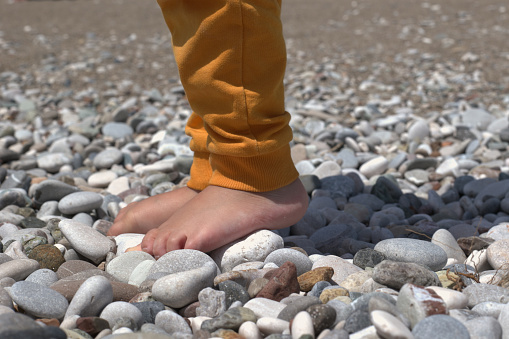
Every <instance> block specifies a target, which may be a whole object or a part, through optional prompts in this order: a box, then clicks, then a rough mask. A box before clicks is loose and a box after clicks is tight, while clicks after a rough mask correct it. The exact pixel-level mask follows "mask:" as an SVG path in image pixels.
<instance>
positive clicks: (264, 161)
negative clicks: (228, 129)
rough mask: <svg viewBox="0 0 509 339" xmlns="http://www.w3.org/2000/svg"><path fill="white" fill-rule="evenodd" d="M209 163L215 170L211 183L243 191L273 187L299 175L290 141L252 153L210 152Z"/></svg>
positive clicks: (291, 180) (289, 181)
mask: <svg viewBox="0 0 509 339" xmlns="http://www.w3.org/2000/svg"><path fill="white" fill-rule="evenodd" d="M210 164H211V165H212V168H213V169H214V170H213V172H212V177H211V178H210V181H209V185H214V186H221V187H226V188H231V189H236V190H241V191H248V192H267V191H273V190H275V189H278V188H281V187H284V186H286V185H288V184H290V183H292V182H293V181H295V180H296V179H297V178H298V177H299V173H298V172H297V170H296V169H295V165H294V164H293V161H292V158H291V156H290V146H289V145H285V146H283V147H281V148H280V149H278V150H276V151H274V152H272V153H267V154H262V155H256V156H252V157H238V156H229V155H219V154H210Z"/></svg>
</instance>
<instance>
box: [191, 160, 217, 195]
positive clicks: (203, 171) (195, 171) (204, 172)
mask: <svg viewBox="0 0 509 339" xmlns="http://www.w3.org/2000/svg"><path fill="white" fill-rule="evenodd" d="M209 156H210V153H209V152H196V151H195V152H194V156H193V165H192V166H191V171H190V176H191V178H190V179H189V181H188V182H187V187H189V188H192V189H195V190H198V191H203V190H204V189H205V188H206V187H207V186H208V185H209V181H210V178H211V177H212V167H210V160H209Z"/></svg>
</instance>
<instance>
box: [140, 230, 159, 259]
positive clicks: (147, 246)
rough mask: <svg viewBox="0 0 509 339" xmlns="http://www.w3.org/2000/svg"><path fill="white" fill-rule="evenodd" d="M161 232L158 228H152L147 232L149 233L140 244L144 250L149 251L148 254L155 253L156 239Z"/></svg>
mask: <svg viewBox="0 0 509 339" xmlns="http://www.w3.org/2000/svg"><path fill="white" fill-rule="evenodd" d="M158 234H159V230H158V229H157V228H155V229H152V230H150V231H148V232H147V234H146V235H145V236H144V237H143V240H142V242H141V244H140V246H141V249H142V251H144V252H147V253H148V254H151V255H154V252H153V248H154V241H155V240H156V239H157V237H158Z"/></svg>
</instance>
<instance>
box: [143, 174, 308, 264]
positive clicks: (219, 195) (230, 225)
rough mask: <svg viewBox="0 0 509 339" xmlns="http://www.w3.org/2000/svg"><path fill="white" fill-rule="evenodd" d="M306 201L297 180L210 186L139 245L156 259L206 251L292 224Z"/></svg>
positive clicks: (301, 215) (302, 188)
mask: <svg viewBox="0 0 509 339" xmlns="http://www.w3.org/2000/svg"><path fill="white" fill-rule="evenodd" d="M307 206H308V195H307V193H306V191H305V189H304V187H303V186H302V183H301V182H300V180H299V179H297V180H295V181H294V182H292V183H291V184H289V185H287V186H285V187H282V188H279V189H277V190H274V191H270V192H263V193H252V192H245V191H237V190H232V189H228V188H223V187H218V186H209V187H207V188H206V189H204V190H203V191H202V192H201V193H200V194H198V195H197V196H196V197H195V198H193V199H192V200H190V201H189V202H188V203H187V204H185V206H184V207H182V208H181V209H180V210H178V211H176V212H175V213H174V214H173V215H172V216H171V217H170V218H169V219H168V220H167V221H165V222H164V223H163V224H161V226H159V227H158V228H157V229H153V230H151V231H149V232H148V233H147V235H146V236H145V238H144V239H143V241H142V243H141V248H142V249H143V250H144V251H146V252H148V253H150V254H152V255H154V256H155V257H156V258H158V257H160V256H162V255H163V254H165V253H167V252H169V251H173V250H177V249H195V250H200V251H202V252H209V251H212V250H214V249H216V248H219V247H221V246H223V245H226V244H228V243H229V242H232V241H234V240H236V239H238V238H241V237H243V236H245V235H247V234H249V233H251V232H253V231H256V230H260V229H280V228H284V227H288V226H291V225H293V224H295V223H296V222H297V221H299V220H300V219H301V218H302V217H303V216H304V213H305V212H306V209H307Z"/></svg>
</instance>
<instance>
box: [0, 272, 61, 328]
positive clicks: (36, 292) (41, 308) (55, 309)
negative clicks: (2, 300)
mask: <svg viewBox="0 0 509 339" xmlns="http://www.w3.org/2000/svg"><path fill="white" fill-rule="evenodd" d="M5 289H6V290H7V292H8V293H9V295H10V296H11V298H12V300H13V301H14V302H15V303H16V304H17V305H18V306H19V307H21V308H22V309H23V310H24V311H25V312H26V313H27V314H30V315H33V316H35V317H39V318H57V319H61V318H63V317H64V315H65V312H66V311H67V307H68V306H69V304H68V302H67V300H66V299H65V298H64V296H62V295H61V294H60V293H58V292H56V291H54V290H52V289H51V288H49V287H46V286H43V285H40V284H37V283H34V282H29V281H18V282H17V283H15V284H14V285H12V286H11V287H5Z"/></svg>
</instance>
